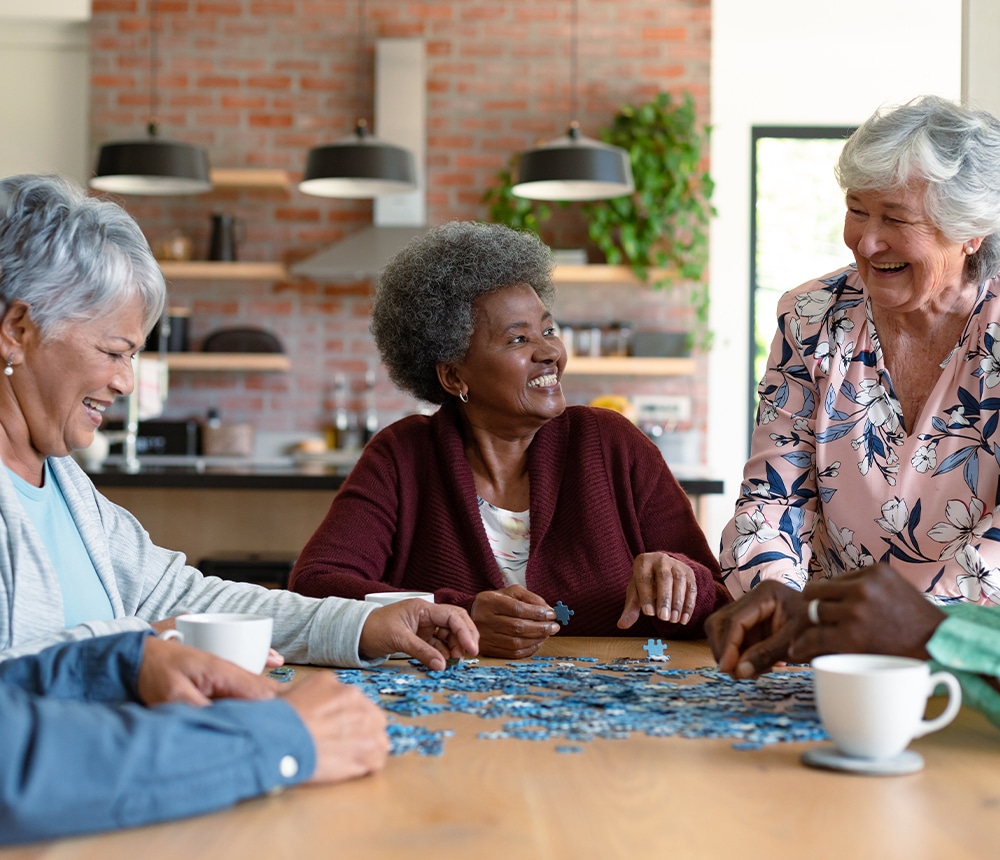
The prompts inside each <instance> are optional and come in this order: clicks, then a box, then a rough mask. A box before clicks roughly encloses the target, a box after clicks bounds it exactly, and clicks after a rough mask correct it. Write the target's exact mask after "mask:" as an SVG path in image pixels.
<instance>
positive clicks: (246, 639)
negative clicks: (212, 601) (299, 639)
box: [160, 612, 274, 675]
mask: <svg viewBox="0 0 1000 860" xmlns="http://www.w3.org/2000/svg"><path fill="white" fill-rule="evenodd" d="M176 624H177V629H176V630H168V631H166V632H165V633H163V634H162V635H161V637H160V638H161V639H179V640H180V641H181V642H183V643H184V644H185V645H190V646H191V647H192V648H197V649H199V650H200V651H208V652H209V653H211V654H215V656H216V657H222V658H223V659H224V660H229V661H231V662H233V663H235V664H236V665H237V666H242V667H243V668H244V669H246V670H247V671H248V672H253V673H254V674H255V675H256V674H259V673H260V672H262V671H263V669H264V664H265V663H267V654H268V651H269V650H270V648H271V630H272V628H273V625H274V622H273V620H272V619H271V618H270V617H268V616H267V615H253V614H250V613H240V612H204V613H201V614H198V615H178V616H177V620H176Z"/></svg>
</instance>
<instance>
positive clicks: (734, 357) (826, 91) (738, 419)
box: [706, 0, 996, 547]
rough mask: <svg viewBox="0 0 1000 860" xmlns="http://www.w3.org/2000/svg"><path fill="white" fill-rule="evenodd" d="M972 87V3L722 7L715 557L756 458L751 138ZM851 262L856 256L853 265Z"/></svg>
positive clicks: (717, 60)
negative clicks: (967, 29) (751, 435)
mask: <svg viewBox="0 0 1000 860" xmlns="http://www.w3.org/2000/svg"><path fill="white" fill-rule="evenodd" d="M976 2H979V3H989V4H996V0H976ZM993 41H994V44H995V42H996V40H995V39H994V40H993ZM994 52H995V48H994ZM961 83H962V0H837V2H836V3H824V4H822V6H821V5H820V4H819V3H815V2H811V3H810V2H802V0H753V2H747V0H712V89H711V92H712V117H713V119H712V123H713V130H712V143H711V159H712V176H713V178H714V179H715V182H716V191H715V195H714V203H715V207H716V209H717V210H718V217H717V218H716V219H715V221H714V223H713V225H712V232H711V261H710V277H711V283H712V318H711V325H712V329H713V331H714V332H715V347H714V348H713V350H712V353H711V357H710V370H709V426H708V450H709V463H708V471H709V473H710V475H711V476H712V477H719V478H722V479H724V480H725V482H726V492H725V495H724V496H722V497H715V496H713V497H711V501H710V503H709V505H708V517H707V522H706V530H707V534H708V540H709V543H710V544H711V545H712V546H713V547H714V546H717V545H718V541H719V536H720V534H721V531H722V528H723V526H724V525H725V524H726V522H727V521H728V520H729V517H730V516H731V515H732V510H733V503H734V501H735V499H736V494H737V492H738V489H739V481H740V477H741V476H742V473H743V463H744V461H745V459H746V453H747V440H746V433H745V429H744V428H745V426H746V417H745V416H746V415H747V412H748V410H749V409H750V404H749V396H748V392H746V391H745V389H746V383H745V380H746V379H747V378H748V375H749V367H748V350H749V345H748V337H749V326H750V322H749V314H750V305H749V302H750V285H749V261H750V211H749V210H750V131H751V127H752V126H754V125H857V124H858V123H860V122H862V121H863V120H864V119H865V118H866V117H868V116H869V115H870V114H871V113H872V112H873V111H874V110H875V109H876V108H878V107H879V106H880V105H882V104H887V103H898V102H903V101H907V100H909V99H910V98H913V97H914V96H917V95H920V94H922V93H936V94H938V95H941V96H945V97H948V98H958V97H959V96H960V95H961ZM830 169H831V171H832V169H833V165H832V164H831V165H830ZM850 259H851V257H850V253H849V252H848V251H847V249H846V248H845V249H844V261H845V263H846V262H850ZM817 274H821V273H820V272H817ZM794 286H796V285H795V284H791V283H790V284H788V287H789V289H790V288H792V287H794Z"/></svg>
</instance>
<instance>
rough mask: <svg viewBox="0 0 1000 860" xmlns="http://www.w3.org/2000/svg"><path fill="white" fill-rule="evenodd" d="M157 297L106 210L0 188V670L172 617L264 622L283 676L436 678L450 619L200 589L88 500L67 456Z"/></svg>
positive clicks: (36, 185)
mask: <svg viewBox="0 0 1000 860" xmlns="http://www.w3.org/2000/svg"><path fill="white" fill-rule="evenodd" d="M165 296H166V290H165V286H164V282H163V276H162V274H161V273H160V270H159V267H158V266H157V264H156V261H155V260H154V259H153V255H152V254H151V253H150V250H149V246H148V244H147V243H146V240H145V238H144V237H143V235H142V232H141V231H140V230H139V227H138V226H137V225H136V223H135V222H134V221H133V220H132V219H131V218H130V217H129V216H128V215H127V214H126V213H125V212H124V211H123V210H122V209H121V208H120V207H119V206H117V205H116V204H114V203H111V202H110V201H105V200H100V199H97V198H91V197H87V196H85V195H84V194H83V192H82V191H81V189H79V188H78V187H76V186H75V185H73V184H71V183H69V182H67V181H65V180H61V179H59V178H57V177H41V176H15V177H10V178H7V179H4V180H0V363H2V364H4V368H3V374H2V376H3V378H2V379H0V460H2V462H3V467H5V468H0V659H4V658H7V657H12V656H15V655H16V654H19V653H33V652H37V651H39V650H41V649H42V648H44V647H46V646H47V645H51V644H55V643H57V642H61V641H68V640H75V639H86V638H89V637H92V636H98V635H103V634H107V633H115V632H121V631H123V630H146V631H148V630H149V629H150V627H151V626H152V627H153V628H154V629H156V630H158V631H162V630H163V629H164V628H166V627H170V626H172V625H173V616H175V615H177V614H178V613H179V612H182V611H193V612H208V611H223V612H255V613H262V614H265V615H269V616H272V617H273V619H274V643H273V644H274V647H276V648H278V649H279V650H281V651H282V652H284V654H285V656H286V657H288V658H289V659H292V660H295V661H296V662H311V663H321V664H332V665H350V666H358V665H363V664H366V663H367V662H368V661H370V660H373V659H377V658H382V657H385V656H386V655H387V654H390V653H393V652H396V651H408V652H409V653H411V654H412V655H413V656H415V657H419V658H420V659H421V660H423V661H424V662H426V663H428V665H431V666H432V667H434V668H441V669H443V668H444V666H445V661H446V658H447V657H450V656H460V655H462V654H463V653H466V652H470V651H471V652H474V651H475V650H476V646H477V637H476V631H475V628H474V627H473V625H472V622H471V621H470V619H469V618H468V617H467V616H466V614H465V613H464V612H461V611H459V610H456V609H455V608H454V607H446V606H440V607H437V606H430V605H429V604H426V603H422V602H420V601H410V602H409V603H403V604H398V607H399V608H397V607H385V608H384V609H376V610H375V611H374V612H373V611H372V607H371V606H370V605H366V604H365V603H362V602H360V601H350V600H324V601H319V600H308V599H305V598H303V597H301V596H300V595H296V594H290V593H289V592H287V591H277V590H275V591H272V590H270V589H266V588H261V587H259V586H255V585H249V584H246V583H236V582H227V581H224V580H221V579H217V578H215V577H206V576H202V574H201V573H200V572H199V571H197V570H195V569H194V568H192V567H189V566H187V565H186V564H185V560H184V556H183V555H182V554H181V553H177V552H170V551H169V550H166V549H162V548H160V547H158V546H155V545H154V544H153V543H152V542H151V541H150V539H149V535H148V534H147V533H146V532H145V530H144V529H143V528H142V526H141V525H140V524H139V523H138V522H137V521H136V519H135V518H134V517H132V516H131V515H130V514H129V513H128V512H127V511H125V510H124V509H122V508H120V507H118V506H117V505H114V504H112V503H111V502H109V501H108V500H107V499H105V498H104V497H103V496H102V495H101V494H100V493H98V492H97V490H96V488H95V487H94V485H93V483H92V482H91V481H90V478H89V477H88V476H87V475H86V474H85V473H84V471H83V470H82V469H81V468H80V467H79V466H78V465H77V464H76V463H75V462H74V460H73V459H72V458H71V457H69V456H68V455H69V454H70V453H71V452H72V451H74V450H77V449H80V448H86V447H87V446H88V445H89V444H90V443H91V441H92V440H93V437H94V431H95V430H96V428H97V427H98V426H99V425H100V423H101V418H102V416H103V414H104V411H105V410H106V409H107V408H108V407H109V406H110V405H111V404H112V403H113V402H114V400H115V399H116V398H118V397H123V396H127V395H128V394H129V393H130V392H131V391H132V386H133V362H134V360H135V358H136V354H137V353H138V351H139V349H140V347H141V346H142V344H143V342H144V341H145V339H146V335H147V334H148V332H149V331H150V329H151V328H152V326H153V324H154V322H155V321H156V319H157V318H158V317H159V315H160V313H161V312H162V310H163V304H164V300H165ZM182 607H183V609H182Z"/></svg>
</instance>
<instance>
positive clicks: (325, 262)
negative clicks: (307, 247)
mask: <svg viewBox="0 0 1000 860" xmlns="http://www.w3.org/2000/svg"><path fill="white" fill-rule="evenodd" d="M426 229H427V228H426V227H386V226H382V225H373V226H371V227H365V228H363V229H361V230H359V231H358V232H357V233H352V234H351V235H350V236H348V237H347V238H346V239H342V240H341V241H339V242H338V243H337V244H336V245H331V246H330V247H329V248H326V249H325V250H323V251H320V252H319V253H318V254H315V255H313V256H312V257H310V258H309V259H308V260H303V261H302V262H301V263H296V264H295V265H294V266H292V272H293V273H294V274H296V275H302V276H305V277H307V278H312V279H313V280H316V281H323V280H343V279H352V280H363V279H365V278H372V277H374V276H376V275H377V274H378V273H379V272H380V271H381V270H382V267H383V266H384V265H385V264H386V263H387V262H389V260H391V259H392V257H393V256H395V254H396V252H397V251H398V250H400V248H402V247H403V246H404V245H405V244H406V243H407V242H409V241H410V240H411V239H414V238H416V237H417V236H419V235H420V234H421V233H424V232H425V231H426Z"/></svg>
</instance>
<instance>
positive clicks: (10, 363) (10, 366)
mask: <svg viewBox="0 0 1000 860" xmlns="http://www.w3.org/2000/svg"><path fill="white" fill-rule="evenodd" d="M3 375H4V376H13V375H14V353H11V354H10V358H8V359H7V366H6V367H5V368H4V369H3Z"/></svg>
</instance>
